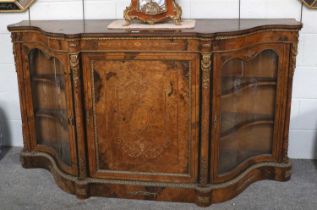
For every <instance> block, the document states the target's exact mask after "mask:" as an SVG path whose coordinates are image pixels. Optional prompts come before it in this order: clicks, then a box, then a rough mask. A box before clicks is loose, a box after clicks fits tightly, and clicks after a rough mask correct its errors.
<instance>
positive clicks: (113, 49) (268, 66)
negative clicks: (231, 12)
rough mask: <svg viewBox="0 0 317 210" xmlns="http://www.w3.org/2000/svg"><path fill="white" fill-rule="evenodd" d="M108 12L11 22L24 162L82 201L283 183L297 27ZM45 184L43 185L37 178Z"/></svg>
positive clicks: (222, 193) (164, 197) (180, 197)
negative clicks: (131, 18) (157, 24)
mask: <svg viewBox="0 0 317 210" xmlns="http://www.w3.org/2000/svg"><path fill="white" fill-rule="evenodd" d="M110 22H111V20H86V21H81V20H59V21H58V20H55V21H31V22H29V21H23V22H20V23H18V24H14V25H10V26H8V29H9V31H10V32H11V34H12V42H13V50H14V56H15V62H16V70H17V75H18V83H19V93H20V103H21V113H22V123H23V138H24V148H23V151H22V152H21V162H22V165H23V167H25V168H45V169H47V170H49V171H50V172H51V174H52V175H53V177H54V179H55V181H56V183H57V184H58V186H59V187H61V188H62V189H63V190H65V191H67V192H70V193H73V194H75V195H77V196H78V197H79V198H83V199H84V198H88V197H89V196H105V197H114V198H132V199H144V200H160V201H176V202H191V203H196V204H197V205H200V206H209V205H211V204H212V203H217V202H223V201H226V200H229V199H231V198H233V197H235V196H236V195H238V194H239V193H241V192H242V191H243V190H244V189H245V188H246V187H247V186H249V185H250V184H251V183H253V182H255V181H258V180H263V179H271V180H277V181H287V180H289V179H290V176H291V163H290V161H289V159H288V157H287V150H288V133H289V122H290V109H291V99H292V80H293V75H294V70H295V65H296V54H297V44H298V32H299V30H300V29H301V27H302V26H301V24H300V23H299V22H297V21H295V20H292V19H263V20H256V19H242V20H235V19H232V20H222V19H217V20H216V19H215V20H197V21H196V26H195V28H193V29H182V30H173V29H160V30H154V29H153V30H150V29H146V30H132V29H131V30H119V29H113V30H109V29H107V25H108V24H109V23H110ZM39 184H40V183H39Z"/></svg>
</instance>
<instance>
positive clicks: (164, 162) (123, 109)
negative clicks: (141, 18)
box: [82, 52, 199, 183]
mask: <svg viewBox="0 0 317 210" xmlns="http://www.w3.org/2000/svg"><path fill="white" fill-rule="evenodd" d="M82 61H83V69H84V81H85V84H84V85H85V101H86V102H87V103H86V116H87V118H86V121H87V134H88V137H87V141H88V156H89V158H88V159H89V173H90V176H91V177H94V178H102V179H117V180H139V181H156V182H179V183H186V182H192V183H194V182H196V181H197V180H196V179H197V169H198V164H197V162H198V120H199V119H198V114H199V105H198V104H199V56H198V54H194V53H187V54H186V53H184V54H179V53H178V54H177V53H133V52H131V53H99V54H98V53H95V54H94V53H84V54H83V55H82Z"/></svg>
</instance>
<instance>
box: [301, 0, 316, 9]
mask: <svg viewBox="0 0 317 210" xmlns="http://www.w3.org/2000/svg"><path fill="white" fill-rule="evenodd" d="M301 1H302V2H303V3H304V5H306V6H307V7H308V8H310V9H317V0H301Z"/></svg>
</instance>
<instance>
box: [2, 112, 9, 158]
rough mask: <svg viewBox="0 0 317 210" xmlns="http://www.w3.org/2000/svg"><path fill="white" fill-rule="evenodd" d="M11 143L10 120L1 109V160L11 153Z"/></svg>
mask: <svg viewBox="0 0 317 210" xmlns="http://www.w3.org/2000/svg"><path fill="white" fill-rule="evenodd" d="M11 141H12V139H11V133H10V128H9V122H8V118H7V116H6V113H5V112H4V110H3V109H2V108H1V107H0V160H1V159H2V158H3V157H4V156H5V155H6V154H7V152H8V151H9V146H8V145H11Z"/></svg>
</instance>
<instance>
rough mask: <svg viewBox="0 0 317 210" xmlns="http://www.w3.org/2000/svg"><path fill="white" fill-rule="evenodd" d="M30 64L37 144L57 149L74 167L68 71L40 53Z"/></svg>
mask: <svg viewBox="0 0 317 210" xmlns="http://www.w3.org/2000/svg"><path fill="white" fill-rule="evenodd" d="M29 62H30V72H31V85H32V97H33V98H32V100H33V108H34V116H35V126H36V128H35V129H36V140H37V144H40V145H46V146H49V147H50V148H53V149H54V150H55V151H56V153H57V154H58V156H59V158H60V159H61V160H63V161H64V162H65V163H66V164H68V165H70V149H69V139H68V138H69V137H68V120H67V112H66V95H65V78H64V67H63V65H62V64H61V63H60V62H59V61H58V60H57V59H56V58H48V57H46V56H45V55H44V54H43V53H42V52H41V51H40V50H38V49H34V50H32V51H31V52H30V54H29Z"/></svg>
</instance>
